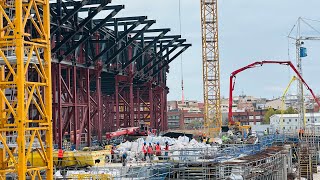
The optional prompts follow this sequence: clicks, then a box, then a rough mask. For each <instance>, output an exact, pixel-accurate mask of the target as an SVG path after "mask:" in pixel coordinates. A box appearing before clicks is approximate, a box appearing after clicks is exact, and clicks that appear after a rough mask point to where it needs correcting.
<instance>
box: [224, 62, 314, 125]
mask: <svg viewBox="0 0 320 180" xmlns="http://www.w3.org/2000/svg"><path fill="white" fill-rule="evenodd" d="M264 64H279V65H286V66H290V68H291V69H292V70H293V71H294V72H295V73H296V75H297V77H298V78H299V79H300V80H301V82H302V83H303V84H304V85H305V87H306V88H307V89H308V90H309V91H310V93H311V95H312V96H313V98H314V100H315V101H316V103H317V104H318V106H319V107H320V102H319V100H318V98H317V97H316V96H315V94H314V93H313V91H312V89H311V88H310V87H309V85H308V84H307V83H306V82H305V80H304V79H303V78H302V76H301V75H300V73H299V72H298V70H297V69H296V68H295V66H294V65H293V64H292V62H291V61H257V62H254V63H252V64H249V65H247V66H244V67H242V68H240V69H237V70H235V71H233V72H232V73H231V75H230V89H229V114H228V121H229V124H231V125H234V121H233V119H232V104H233V94H232V93H233V90H234V86H235V78H236V75H237V74H239V73H240V72H242V71H244V70H247V69H250V68H255V67H259V66H262V65H264Z"/></svg>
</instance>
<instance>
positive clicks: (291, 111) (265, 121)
mask: <svg viewBox="0 0 320 180" xmlns="http://www.w3.org/2000/svg"><path fill="white" fill-rule="evenodd" d="M282 113H283V114H296V113H298V112H297V111H296V110H294V109H293V107H288V108H287V109H286V110H284V111H282V110H280V109H278V110H274V109H273V108H269V109H268V111H267V112H266V114H265V115H264V118H263V122H262V123H263V124H270V117H271V116H272V115H274V114H282Z"/></svg>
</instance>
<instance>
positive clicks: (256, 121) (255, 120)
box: [232, 109, 267, 125]
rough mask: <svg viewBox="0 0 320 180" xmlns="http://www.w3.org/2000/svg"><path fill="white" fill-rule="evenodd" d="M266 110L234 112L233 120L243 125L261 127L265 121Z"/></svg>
mask: <svg viewBox="0 0 320 180" xmlns="http://www.w3.org/2000/svg"><path fill="white" fill-rule="evenodd" d="M266 112H267V110H266V109H256V110H254V111H242V112H233V113H232V114H233V120H234V121H236V122H240V123H241V124H242V125H260V124H261V123H262V121H263V118H264V115H265V113H266Z"/></svg>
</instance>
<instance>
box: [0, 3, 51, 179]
mask: <svg viewBox="0 0 320 180" xmlns="http://www.w3.org/2000/svg"><path fill="white" fill-rule="evenodd" d="M0 17H1V18H0V39H1V40H0V46H1V47H0V106H1V107H0V110H1V113H0V116H1V120H0V142H1V143H0V179H6V176H11V177H12V176H13V178H14V179H27V178H31V179H53V158H52V149H53V147H52V118H51V117H52V110H51V109H52V97H51V96H52V92H51V91H52V88H51V54H50V50H51V48H50V7H49V0H0ZM34 151H37V152H38V153H39V154H40V157H41V159H42V161H43V162H44V164H45V165H44V166H42V167H34V166H31V163H30V161H31V160H32V158H31V154H32V152H34Z"/></svg>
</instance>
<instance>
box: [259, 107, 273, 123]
mask: <svg viewBox="0 0 320 180" xmlns="http://www.w3.org/2000/svg"><path fill="white" fill-rule="evenodd" d="M275 113H276V112H275V111H274V109H273V108H269V109H268V111H267V112H266V114H265V115H264V117H263V122H262V123H263V124H270V117H271V116H272V115H274V114H275Z"/></svg>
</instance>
